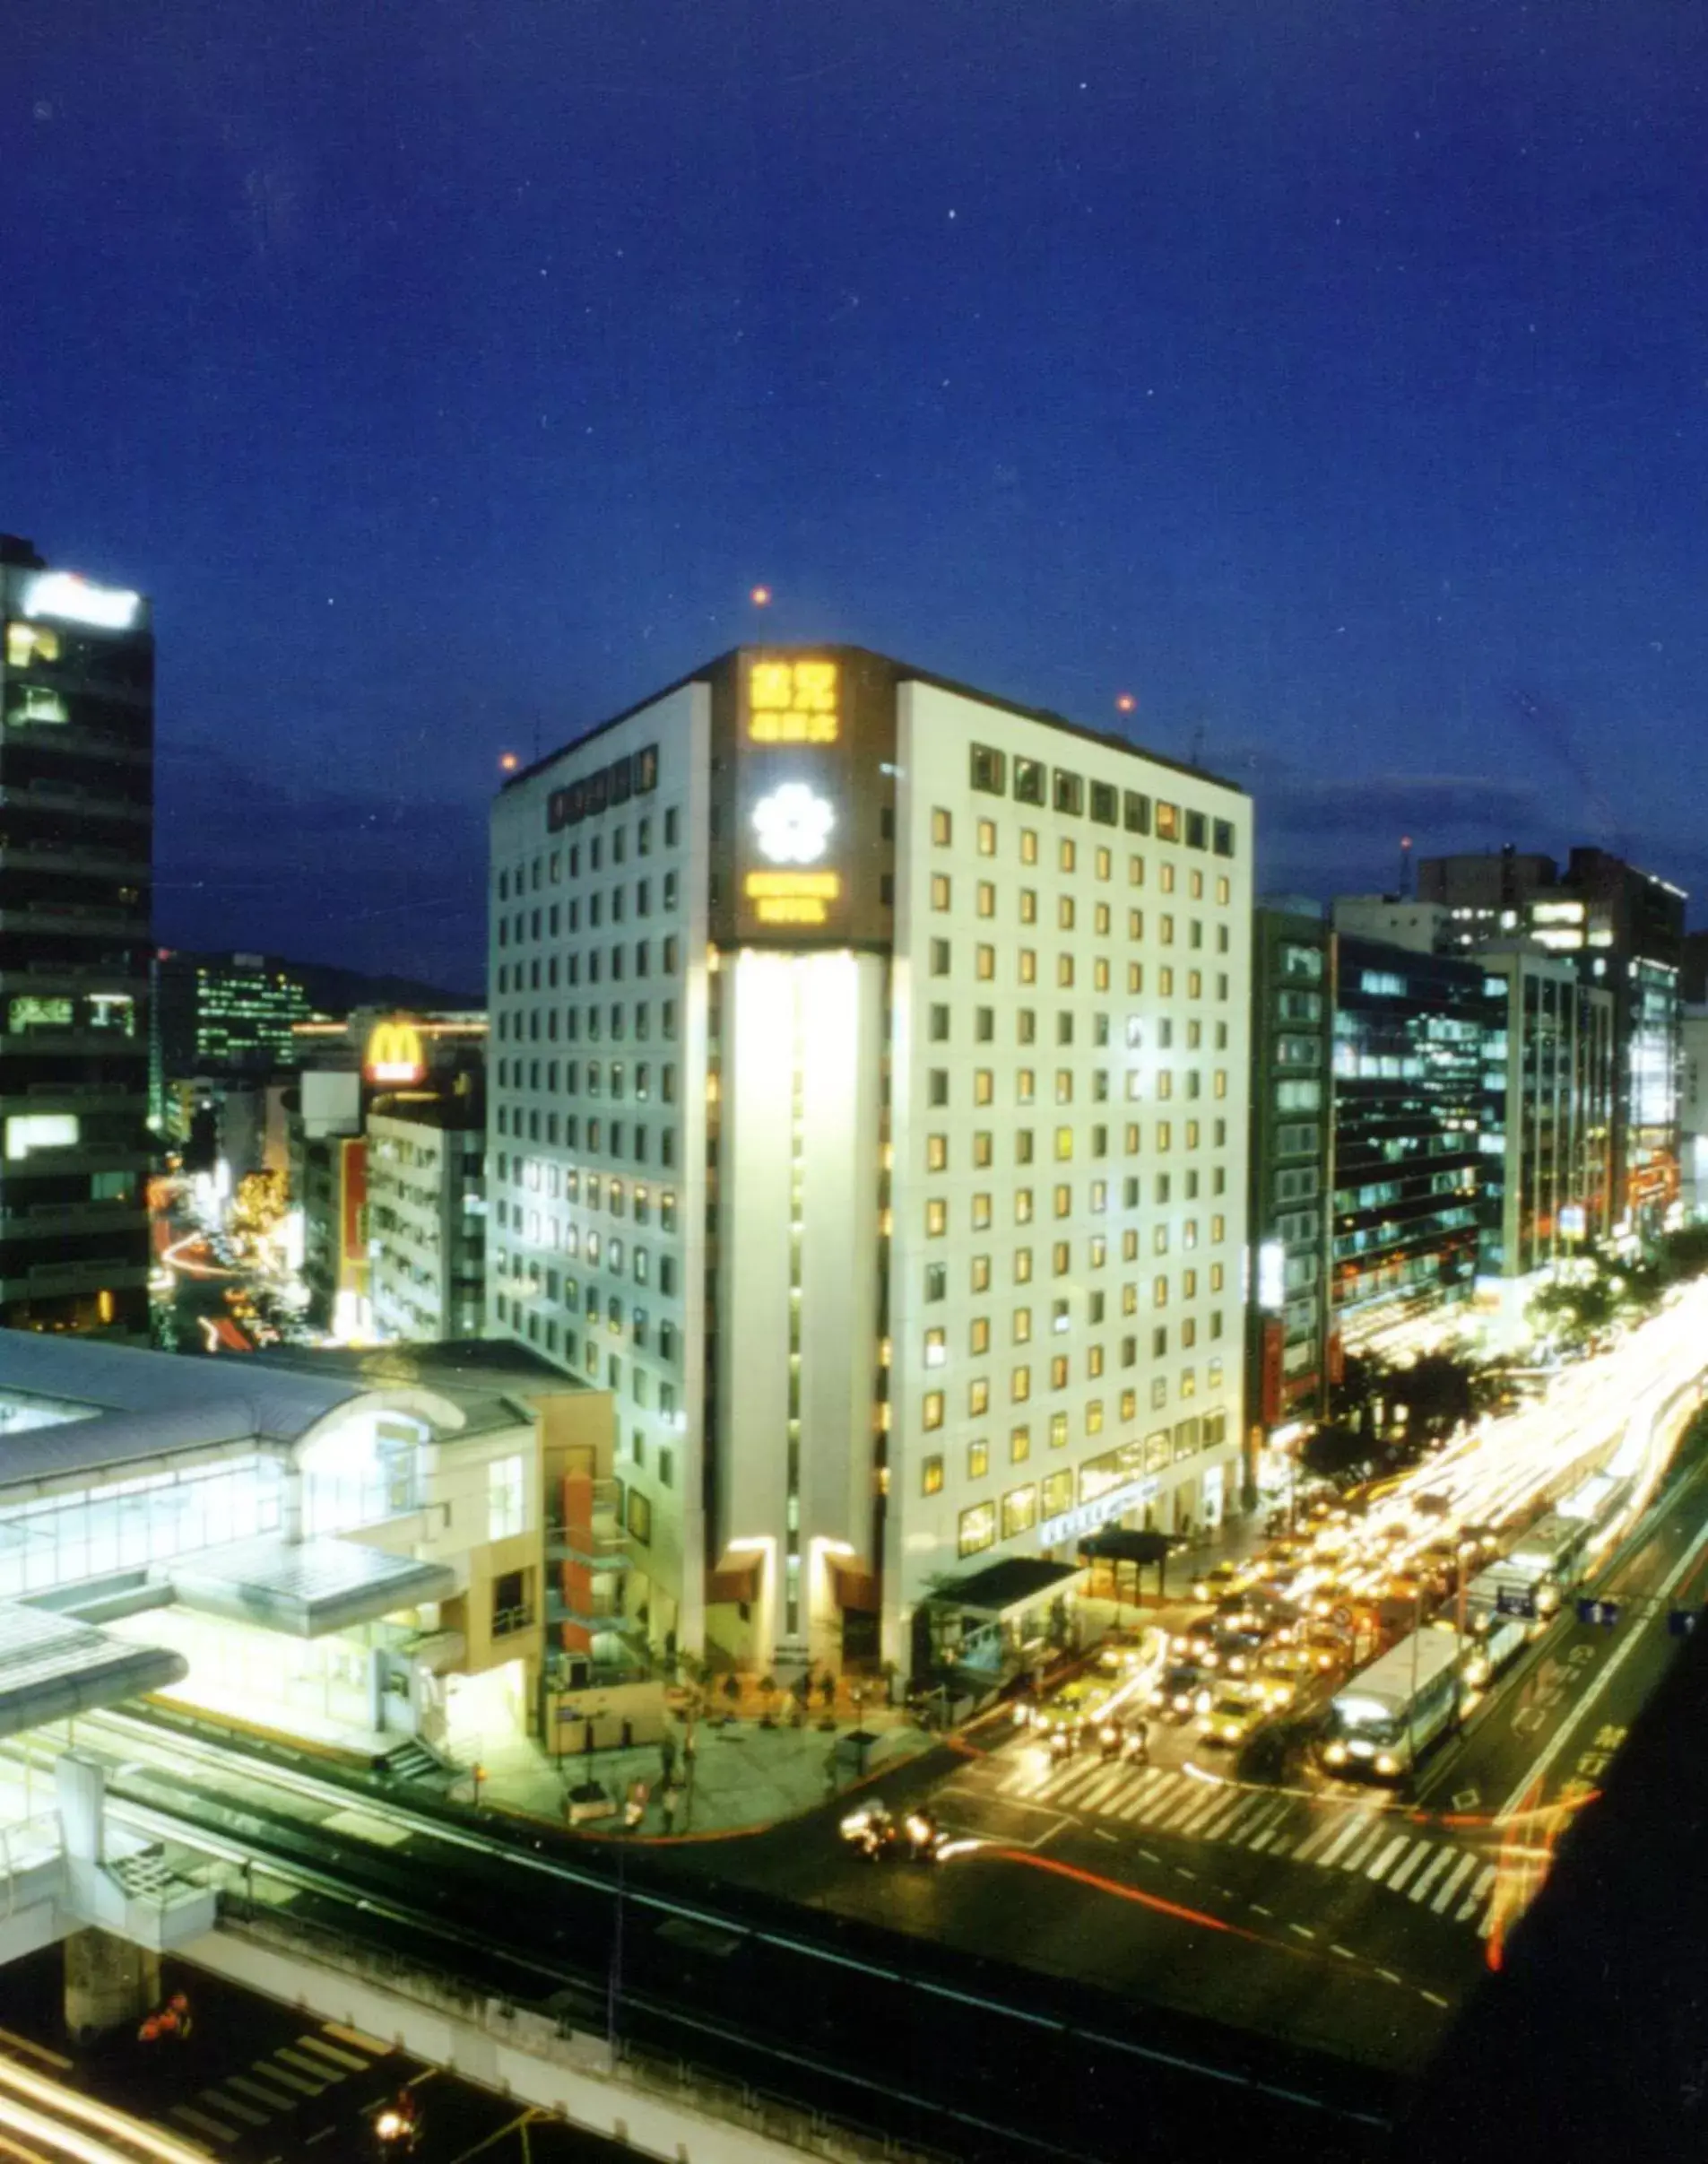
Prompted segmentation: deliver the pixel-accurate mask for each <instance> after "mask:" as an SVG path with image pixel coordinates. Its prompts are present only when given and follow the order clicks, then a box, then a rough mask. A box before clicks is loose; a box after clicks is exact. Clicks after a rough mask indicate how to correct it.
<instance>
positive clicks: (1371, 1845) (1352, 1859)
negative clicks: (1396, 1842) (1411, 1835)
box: [1340, 1825, 1388, 1871]
mask: <svg viewBox="0 0 1708 2164" xmlns="http://www.w3.org/2000/svg"><path fill="white" fill-rule="evenodd" d="M1387 1830H1388V1829H1387V1828H1386V1827H1385V1826H1382V1825H1378V1826H1376V1827H1374V1828H1373V1829H1371V1831H1370V1832H1368V1833H1366V1835H1365V1837H1364V1838H1363V1840H1361V1841H1357V1842H1355V1843H1354V1844H1353V1846H1352V1847H1350V1848H1348V1851H1347V1853H1346V1854H1345V1855H1343V1856H1342V1857H1341V1858H1340V1868H1341V1870H1342V1871H1362V1870H1363V1869H1364V1867H1365V1865H1366V1864H1367V1863H1368V1862H1369V1861H1370V1858H1371V1857H1372V1856H1373V1855H1374V1854H1375V1852H1376V1850H1377V1849H1378V1848H1380V1847H1381V1846H1382V1842H1383V1836H1384V1835H1385V1834H1386V1832H1387Z"/></svg>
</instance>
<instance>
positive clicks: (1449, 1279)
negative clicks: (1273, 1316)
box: [1332, 934, 1504, 1346]
mask: <svg viewBox="0 0 1708 2164" xmlns="http://www.w3.org/2000/svg"><path fill="white" fill-rule="evenodd" d="M1335 946H1336V978H1335V986H1334V1230H1333V1248H1332V1265H1333V1303H1334V1317H1335V1324H1336V1326H1337V1327H1338V1329H1339V1330H1340V1334H1341V1336H1342V1338H1343V1339H1344V1341H1345V1342H1346V1343H1347V1344H1348V1346H1352V1345H1354V1344H1356V1343H1362V1342H1365V1341H1366V1340H1367V1338H1368V1336H1369V1334H1370V1333H1371V1332H1372V1331H1373V1330H1377V1329H1385V1328H1387V1327H1389V1326H1391V1325H1392V1324H1394V1323H1396V1322H1404V1321H1407V1320H1409V1319H1412V1318H1415V1317H1418V1316H1420V1315H1424V1314H1426V1313H1427V1312H1428V1311H1429V1310H1430V1309H1431V1308H1435V1307H1438V1306H1441V1305H1443V1304H1444V1303H1448V1302H1452V1301H1455V1300H1460V1299H1470V1295H1471V1292H1472V1290H1473V1287H1474V1282H1475V1278H1476V1272H1477V1261H1478V1245H1479V1233H1480V1224H1481V1217H1482V1212H1483V1209H1484V1206H1485V1205H1484V1201H1483V1196H1482V1166H1483V1157H1482V1143H1481V1137H1482V1135H1483V1134H1484V1133H1485V1132H1487V1131H1491V1130H1492V1129H1494V1128H1495V1127H1496V1125H1498V1124H1499V1122H1500V1120H1501V1118H1502V1117H1503V1114H1502V1112H1501V1111H1500V1109H1499V1108H1498V1099H1497V1098H1496V1095H1495V1094H1494V1093H1493V1092H1492V1091H1491V1089H1490V1086H1489V1082H1488V1080H1487V1047H1488V1043H1489V1040H1490V1039H1491V1038H1493V1037H1494V1036H1495V1035H1496V1033H1497V1031H1498V1030H1499V1028H1500V1024H1501V1020H1502V1014H1503V1011H1504V1001H1503V999H1502V997H1501V995H1499V993H1498V992H1496V991H1491V990H1490V988H1489V985H1490V980H1489V978H1487V974H1486V972H1485V971H1484V969H1483V968H1482V966H1481V964H1480V962H1476V961H1468V960H1453V959H1450V958H1447V957H1444V956H1440V955H1433V954H1422V953H1418V952H1414V951H1412V950H1410V949H1409V948H1404V947H1396V946H1389V945H1385V944H1382V943H1377V942H1375V941H1373V940H1362V939H1355V938H1352V937H1350V936H1348V935H1346V934H1337V936H1336V942H1335Z"/></svg>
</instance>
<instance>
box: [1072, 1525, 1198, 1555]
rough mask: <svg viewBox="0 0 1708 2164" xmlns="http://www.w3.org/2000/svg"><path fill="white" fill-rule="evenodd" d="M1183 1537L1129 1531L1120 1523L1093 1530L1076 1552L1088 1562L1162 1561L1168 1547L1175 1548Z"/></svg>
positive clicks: (1170, 1534) (1180, 1535)
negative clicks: (1094, 1531)
mask: <svg viewBox="0 0 1708 2164" xmlns="http://www.w3.org/2000/svg"><path fill="white" fill-rule="evenodd" d="M1182 1540H1183V1535H1182V1534H1177V1533H1154V1532H1144V1533H1129V1532H1127V1531H1126V1530H1125V1529H1124V1527H1123V1526H1120V1525H1112V1526H1110V1527H1109V1528H1108V1530H1107V1531H1106V1532H1104V1533H1094V1534H1092V1535H1091V1536H1090V1538H1089V1539H1088V1540H1083V1541H1081V1542H1080V1543H1079V1553H1080V1555H1081V1557H1083V1558H1084V1559H1085V1560H1087V1561H1089V1562H1098V1563H1166V1561H1167V1560H1168V1555H1169V1551H1170V1550H1171V1549H1175V1548H1178V1547H1179V1546H1180V1545H1181V1544H1182Z"/></svg>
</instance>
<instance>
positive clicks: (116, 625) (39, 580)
mask: <svg viewBox="0 0 1708 2164" xmlns="http://www.w3.org/2000/svg"><path fill="white" fill-rule="evenodd" d="M142 605H143V597H142V595H140V594H127V593H126V592H125V591H124V589H123V588H122V587H96V586H91V585H90V583H89V581H88V579H86V578H78V576H77V574H76V573H75V572H74V571H42V572H39V574H38V575H37V576H36V577H35V578H32V579H31V580H30V584H29V585H28V586H27V587H25V588H24V595H23V613H24V614H25V615H26V616H57V617H59V618H61V619H62V620H63V621H65V622H67V623H92V624H96V625H98V626H99V627H100V630H103V631H128V630H130V628H131V626H132V625H133V624H134V622H135V621H136V612H137V610H138V609H139V608H141V607H142Z"/></svg>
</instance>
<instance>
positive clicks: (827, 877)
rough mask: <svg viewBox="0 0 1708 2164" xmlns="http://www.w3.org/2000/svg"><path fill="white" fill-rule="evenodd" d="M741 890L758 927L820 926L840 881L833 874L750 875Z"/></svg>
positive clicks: (826, 918) (826, 919) (838, 892)
mask: <svg viewBox="0 0 1708 2164" xmlns="http://www.w3.org/2000/svg"><path fill="white" fill-rule="evenodd" d="M742 891H743V892H744V893H745V894H746V896H747V899H749V901H750V902H751V903H752V904H753V914H754V916H755V917H758V918H759V922H760V923H761V924H762V925H822V924H828V923H829V921H830V904H831V903H832V902H833V901H837V900H838V899H840V898H841V894H842V881H841V879H840V878H839V877H838V876H837V873H834V872H750V873H748V875H747V878H746V880H745V882H743V887H742Z"/></svg>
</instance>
